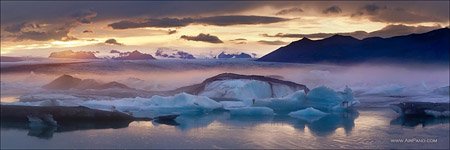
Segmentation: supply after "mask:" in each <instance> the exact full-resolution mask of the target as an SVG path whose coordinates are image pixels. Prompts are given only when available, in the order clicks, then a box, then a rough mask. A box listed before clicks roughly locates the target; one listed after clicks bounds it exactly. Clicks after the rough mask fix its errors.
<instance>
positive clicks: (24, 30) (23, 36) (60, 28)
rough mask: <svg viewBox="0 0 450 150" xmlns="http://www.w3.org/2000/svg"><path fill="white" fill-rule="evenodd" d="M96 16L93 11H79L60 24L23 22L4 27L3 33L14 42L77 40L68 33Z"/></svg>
mask: <svg viewBox="0 0 450 150" xmlns="http://www.w3.org/2000/svg"><path fill="white" fill-rule="evenodd" d="M96 15H97V13H96V12H93V11H80V12H77V13H75V14H72V15H71V16H70V19H69V20H65V21H62V22H60V23H54V24H45V23H42V24H39V23H34V22H23V23H20V24H11V25H9V26H6V27H5V28H4V31H6V32H9V33H11V35H10V37H12V38H13V39H15V40H16V41H24V40H34V41H50V40H60V41H70V40H78V38H76V37H73V36H70V35H69V33H70V31H71V30H72V29H73V28H75V27H77V26H79V25H80V24H85V23H90V21H91V19H92V18H94V17H95V16H96ZM85 31H86V30H85ZM85 31H83V33H88V32H89V31H87V32H85Z"/></svg>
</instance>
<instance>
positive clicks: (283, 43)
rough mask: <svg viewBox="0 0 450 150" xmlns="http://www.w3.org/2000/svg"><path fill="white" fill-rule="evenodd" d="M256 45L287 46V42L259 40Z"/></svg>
mask: <svg viewBox="0 0 450 150" xmlns="http://www.w3.org/2000/svg"><path fill="white" fill-rule="evenodd" d="M258 43H260V44H265V45H285V44H287V42H283V41H280V40H276V41H266V40H260V41H258Z"/></svg>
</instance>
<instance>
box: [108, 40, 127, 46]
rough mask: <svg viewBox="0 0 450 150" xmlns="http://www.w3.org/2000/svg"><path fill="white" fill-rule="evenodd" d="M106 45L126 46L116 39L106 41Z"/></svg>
mask: <svg viewBox="0 0 450 150" xmlns="http://www.w3.org/2000/svg"><path fill="white" fill-rule="evenodd" d="M105 44H110V45H124V44H123V43H119V42H117V40H116V39H108V40H106V41H105Z"/></svg>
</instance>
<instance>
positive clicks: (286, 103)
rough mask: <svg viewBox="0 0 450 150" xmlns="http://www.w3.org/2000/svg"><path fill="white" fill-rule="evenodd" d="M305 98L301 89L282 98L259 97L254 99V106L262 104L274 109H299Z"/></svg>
mask: <svg viewBox="0 0 450 150" xmlns="http://www.w3.org/2000/svg"><path fill="white" fill-rule="evenodd" d="M305 100H306V94H305V92H304V91H303V90H299V91H296V92H294V93H291V94H289V95H287V96H284V97H282V98H269V99H260V100H256V101H255V106H264V107H269V108H271V109H273V110H274V111H276V112H278V111H287V112H289V111H293V110H298V109H301V108H302V107H304V106H303V103H304V102H305Z"/></svg>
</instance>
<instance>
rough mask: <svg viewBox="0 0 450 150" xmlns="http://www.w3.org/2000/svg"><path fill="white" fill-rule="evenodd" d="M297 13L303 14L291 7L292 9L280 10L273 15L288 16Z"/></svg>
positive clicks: (296, 8)
mask: <svg viewBox="0 0 450 150" xmlns="http://www.w3.org/2000/svg"><path fill="white" fill-rule="evenodd" d="M299 12H303V9H301V8H298V7H293V8H289V9H282V10H280V11H278V12H277V13H275V15H286V14H290V13H299Z"/></svg>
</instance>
